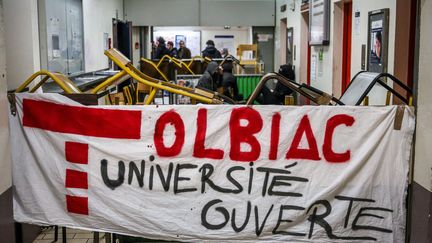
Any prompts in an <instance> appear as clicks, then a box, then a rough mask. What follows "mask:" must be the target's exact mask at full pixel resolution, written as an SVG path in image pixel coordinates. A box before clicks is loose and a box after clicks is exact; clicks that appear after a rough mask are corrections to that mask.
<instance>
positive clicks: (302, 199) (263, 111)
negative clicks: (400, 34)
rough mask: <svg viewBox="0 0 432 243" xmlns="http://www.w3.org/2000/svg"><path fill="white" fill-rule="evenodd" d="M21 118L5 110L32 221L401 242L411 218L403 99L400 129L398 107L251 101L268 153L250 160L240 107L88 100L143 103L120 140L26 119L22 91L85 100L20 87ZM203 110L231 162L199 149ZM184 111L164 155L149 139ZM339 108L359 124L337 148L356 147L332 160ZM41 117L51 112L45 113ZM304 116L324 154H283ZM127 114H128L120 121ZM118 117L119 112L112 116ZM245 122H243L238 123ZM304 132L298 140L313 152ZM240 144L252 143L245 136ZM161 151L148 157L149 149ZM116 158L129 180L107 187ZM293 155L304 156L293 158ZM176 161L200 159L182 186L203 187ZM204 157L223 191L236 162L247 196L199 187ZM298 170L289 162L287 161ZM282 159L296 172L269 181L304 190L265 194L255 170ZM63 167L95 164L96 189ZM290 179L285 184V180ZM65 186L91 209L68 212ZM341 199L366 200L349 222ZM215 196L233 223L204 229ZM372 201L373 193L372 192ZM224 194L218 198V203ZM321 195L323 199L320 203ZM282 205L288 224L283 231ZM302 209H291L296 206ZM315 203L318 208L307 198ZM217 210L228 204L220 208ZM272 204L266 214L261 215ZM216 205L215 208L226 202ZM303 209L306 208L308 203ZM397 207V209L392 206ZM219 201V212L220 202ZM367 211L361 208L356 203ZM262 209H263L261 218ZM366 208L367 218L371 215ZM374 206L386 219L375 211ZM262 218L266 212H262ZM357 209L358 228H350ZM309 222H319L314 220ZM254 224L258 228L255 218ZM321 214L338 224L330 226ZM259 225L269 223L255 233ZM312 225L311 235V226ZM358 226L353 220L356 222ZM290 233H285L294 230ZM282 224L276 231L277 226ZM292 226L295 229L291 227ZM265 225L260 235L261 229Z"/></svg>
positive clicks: (220, 218) (91, 171)
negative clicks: (70, 180) (85, 154)
mask: <svg viewBox="0 0 432 243" xmlns="http://www.w3.org/2000/svg"><path fill="white" fill-rule="evenodd" d="M16 99H17V108H18V114H17V116H15V117H14V116H12V115H9V117H10V126H11V145H12V151H13V156H12V157H13V184H14V189H15V190H14V192H15V194H14V218H15V220H16V221H18V222H26V223H32V224H43V225H45V224H49V225H60V226H67V227H72V228H80V229H86V230H96V231H101V232H114V233H120V234H126V235H133V236H141V237H146V238H152V239H163V240H179V241H192V242H202V241H214V242H221V241H223V242H227V241H244V242H250V241H254V240H261V241H267V242H276V241H281V242H373V241H374V240H373V239H370V238H367V239H364V238H357V239H356V238H353V237H371V238H374V239H375V240H376V242H404V239H405V222H406V220H405V218H406V209H405V208H406V205H405V200H406V192H407V185H408V181H407V178H408V170H409V164H408V161H409V156H410V149H411V143H412V136H413V130H414V115H413V112H412V111H411V110H410V109H408V108H405V111H404V117H403V122H402V128H401V130H395V129H394V120H395V115H396V111H397V107H396V106H387V107H349V106H336V107H331V106H302V107H293V106H254V107H253V109H255V110H256V111H258V112H259V114H260V116H261V118H262V120H263V128H262V129H261V131H259V132H258V133H257V134H255V137H256V138H257V140H258V141H259V143H260V147H261V152H260V156H259V158H258V159H257V160H256V161H254V163H253V165H250V163H248V162H238V161H232V160H231V159H230V156H229V153H230V151H229V150H230V129H229V120H230V117H231V112H232V110H233V109H235V108H239V107H241V106H225V105H223V106H222V105H220V106H211V105H196V106H187V105H185V106H116V107H91V108H94V109H99V108H104V109H122V110H140V111H142V119H141V132H140V134H141V138H140V139H112V138H99V137H91V136H82V135H74V134H66V133H58V132H51V131H46V130H43V129H38V128H31V127H26V126H23V124H22V121H23V115H24V114H23V109H22V108H23V107H22V105H23V99H33V100H45V101H49V102H53V103H57V104H68V105H71V106H81V105H79V104H78V103H76V102H73V101H70V100H69V99H67V98H65V97H63V96H61V95H55V94H51V95H48V94H17V96H16ZM201 108H205V109H207V110H208V111H207V128H206V129H207V131H206V140H205V145H206V147H207V148H215V149H222V150H223V151H224V155H223V159H219V160H213V159H201V158H195V157H194V156H193V149H194V140H195V135H196V130H197V124H196V120H197V112H198V109H201ZM172 109H173V110H174V111H175V112H177V113H178V114H180V116H181V118H182V120H183V122H184V125H185V144H184V145H183V147H182V150H181V153H180V154H179V155H178V156H175V157H170V158H164V157H161V156H158V155H157V153H156V150H155V144H154V143H153V136H154V132H155V130H154V128H155V124H156V121H157V120H158V118H159V117H160V116H161V115H162V114H164V113H165V112H167V111H169V110H172ZM276 112H279V113H280V115H281V121H280V136H279V143H278V144H279V146H278V153H277V159H276V160H270V159H269V157H268V155H269V144H270V137H271V125H272V123H271V122H272V116H273V114H275V113H276ZM338 114H346V115H348V116H350V117H353V118H354V120H355V121H354V123H353V124H352V126H345V125H340V126H337V127H336V128H335V130H334V134H333V143H332V148H333V150H334V152H337V153H343V152H345V151H347V150H350V159H349V161H347V162H343V163H331V162H328V161H326V159H325V158H324V156H323V151H322V147H323V141H324V135H325V128H326V123H327V121H328V120H329V119H330V118H331V117H333V116H335V115H338ZM41 115H43V114H41ZM304 115H308V117H309V119H310V124H311V127H312V130H313V135H314V137H315V139H316V142H317V147H318V151H319V156H320V158H321V159H320V160H318V161H313V160H304V159H285V155H286V153H287V151H288V149H289V148H290V146H291V144H292V140H293V137H294V134H295V133H296V130H297V127H298V125H299V122H300V120H301V119H302V117H303V116H304ZM119 119H121V118H119ZM112 122H113V123H115V121H112ZM246 124H247V122H244V121H242V122H241V125H246ZM173 131H174V128H173V127H172V126H167V128H166V130H165V132H164V137H165V144H166V146H170V144H172V143H173V141H174V138H173ZM66 141H73V142H79V143H85V144H88V145H89V159H88V165H79V164H72V163H68V162H67V161H66V160H65V142H66ZM308 146H309V145H308V143H307V141H306V137H305V136H304V135H303V137H302V140H301V143H300V148H303V149H307V148H308ZM241 149H242V151H247V150H248V149H250V146H249V145H247V144H242V146H241ZM151 155H153V156H155V160H154V161H153V162H150V160H149V157H150V156H151ZM103 159H106V160H107V161H108V176H109V178H110V179H112V180H115V179H117V175H118V161H124V164H125V175H124V176H125V178H124V182H123V184H121V185H120V186H118V187H116V188H115V189H114V190H113V189H110V188H109V187H108V186H107V185H106V184H105V183H104V181H103V179H102V172H101V161H102V160H103ZM142 160H145V173H144V185H143V187H140V186H139V184H138V182H137V177H136V175H135V174H133V179H132V182H131V184H129V183H128V177H129V173H130V171H129V169H130V168H129V167H130V162H131V161H133V163H135V164H136V165H137V167H138V168H139V169H140V168H141V167H140V165H141V164H140V163H141V161H142ZM295 162H297V163H296V164H295ZM169 163H172V164H173V170H172V175H171V180H170V183H169V190H168V191H165V190H164V189H163V187H162V183H161V179H160V177H159V174H158V170H157V168H156V165H159V166H160V168H161V171H162V172H163V175H164V177H167V172H168V169H169ZM178 164H182V165H183V164H192V165H196V166H197V168H192V169H182V170H181V171H180V173H179V174H180V175H179V176H180V177H189V178H190V180H189V181H187V180H183V181H180V182H179V188H181V189H184V188H197V190H196V191H192V192H184V193H177V194H175V193H174V188H173V187H174V186H173V181H174V177H175V170H176V166H177V165H178ZM204 164H210V165H211V166H213V168H214V172H213V174H212V175H211V177H210V179H211V181H212V182H214V184H216V185H217V186H220V187H223V188H229V189H236V188H237V187H236V186H235V184H233V183H232V182H230V180H229V179H228V178H227V175H226V172H227V170H228V169H230V168H232V167H234V166H241V167H243V168H244V170H240V169H239V170H235V171H233V172H232V174H231V175H232V177H233V178H234V179H235V180H236V181H237V182H238V184H239V185H241V186H242V191H241V192H240V193H237V194H234V193H221V192H217V191H216V190H214V189H213V188H211V187H210V186H209V184H207V183H206V184H205V193H202V192H201V187H202V182H201V177H202V171H201V172H200V171H199V170H200V168H201V167H202V166H203V165H204ZM288 165H291V167H289V168H287V169H285V166H288ZM150 167H153V168H154V175H153V189H152V190H150V189H149V177H150V176H149V174H150V170H151V169H150ZM260 167H261V168H262V167H266V168H274V169H284V170H287V171H290V174H276V173H270V174H269V176H268V184H267V185H266V187H267V188H268V186H269V185H270V182H271V180H272V179H273V178H274V176H281V175H282V176H292V177H297V178H303V179H307V180H308V181H307V182H304V181H299V180H294V179H293V180H291V181H289V182H288V183H290V184H291V185H287V184H284V185H279V186H275V187H274V191H281V192H295V193H300V194H301V196H298V197H296V196H278V195H268V190H266V194H265V196H263V195H262V194H263V186H264V185H263V184H264V181H265V179H266V178H265V177H266V173H265V172H262V171H261V172H260V171H259V170H262V169H259V170H258V168H260ZM66 169H76V170H80V171H84V172H86V173H88V190H84V189H71V188H65V173H66V172H65V171H66ZM251 170H253V179H252V181H253V183H252V189H251V192H250V193H248V182H249V177H250V171H251ZM285 182H287V181H285ZM66 195H75V196H83V197H88V200H89V202H88V206H89V214H88V215H80V214H75V213H70V212H68V211H67V210H66V199H65V197H66ZM341 196H344V197H353V198H362V199H368V200H369V201H354V202H352V207H351V209H350V214H349V218H348V221H347V226H346V227H345V226H344V223H345V220H346V219H347V218H346V216H347V211H348V208H349V205H350V201H347V200H343V199H342V198H341ZM215 199H219V200H221V202H220V203H216V204H214V205H213V206H211V207H210V208H209V210H208V213H207V215H206V217H204V219H205V220H207V221H208V222H209V224H213V225H217V224H222V223H224V222H225V218H224V215H223V213H224V212H225V211H226V212H228V221H227V223H226V224H225V225H224V226H223V227H222V228H220V229H208V227H206V226H205V224H204V223H203V219H202V213H203V208H204V207H205V205H206V204H208V203H209V202H210V201H212V200H215ZM371 200H373V202H372V201H371ZM214 202H216V201H214ZM248 202H250V204H251V208H250V217H249V220H248V223H247V225H246V226H245V228H244V229H243V230H242V231H241V232H235V231H234V230H233V227H232V219H233V209H235V225H236V226H237V228H240V227H241V226H242V225H243V222H245V217H246V212H247V206H248ZM314 203H316V204H315V206H312V205H313V204H314ZM282 205H289V207H286V206H284V207H283V209H284V210H282V212H283V214H282V220H290V222H287V221H283V222H280V225H279V227H278V229H276V231H283V232H285V233H282V234H281V233H280V232H275V227H276V226H277V224H278V218H279V213H280V211H281V207H282ZM324 205H330V206H331V212H329V215H327V216H325V218H324V219H323V220H324V221H325V222H324V224H323V223H322V222H321V223H320V222H318V221H316V220H314V219H312V218H311V215H313V213H314V210H316V212H315V213H316V214H317V215H322V214H324V213H325V212H326V210H327V211H328V209H326V207H325V206H324ZM292 206H295V207H292ZM311 206H312V207H311ZM219 207H221V208H219ZM271 207H272V210H271V211H270V213H269V215H268V218H267V220H266V222H265V223H264V224H263V220H264V218H265V216H266V214H267V213H268V212H269V209H270V208H271ZM218 208H219V209H218ZM301 208H304V209H301ZM387 209H390V210H391V211H392V212H389V211H386V210H387ZM217 210H219V211H217ZM361 210H363V211H362V214H363V216H360V217H359V216H358V215H359V213H360V211H361ZM256 213H258V215H256ZM364 214H366V215H364ZM371 214H373V215H378V216H380V217H381V218H379V217H374V216H370V215H371ZM256 218H258V220H257V219H256ZM356 218H357V222H356V225H357V226H360V228H356V226H354V227H353V224H354V221H355V220H356ZM311 221H313V222H314V223H313V225H312V223H311ZM256 223H257V224H258V225H256ZM325 223H327V224H328V225H329V226H330V227H331V232H330V235H329V231H328V230H327V232H326V230H325V229H324V228H325ZM261 224H263V228H262V232H259V233H257V228H258V231H259V229H260V227H261ZM361 226H367V227H379V228H382V229H387V230H389V231H391V232H383V231H382V230H377V229H376V228H374V229H370V228H369V229H367V228H366V229H365V228H362V227H361ZM311 227H312V229H313V230H312V232H311ZM353 228H354V229H353ZM287 232H288V233H287ZM275 233H278V234H275ZM292 233H298V235H293V234H292ZM258 234H259V236H258Z"/></svg>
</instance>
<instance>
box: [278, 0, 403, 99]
mask: <svg viewBox="0 0 432 243" xmlns="http://www.w3.org/2000/svg"><path fill="white" fill-rule="evenodd" d="M340 1H341V0H332V1H331V10H330V13H331V15H330V19H331V20H330V45H329V46H313V47H312V48H311V56H312V55H314V54H315V55H317V56H318V53H319V51H320V50H321V49H322V50H323V60H322V61H317V70H316V77H317V79H316V80H315V81H311V85H312V86H314V87H316V88H319V89H322V90H323V91H325V92H328V93H330V94H332V93H335V95H336V96H338V93H337V92H334V91H335V89H338V88H339V89H340V86H338V87H333V86H334V85H333V79H334V78H335V74H334V73H333V72H334V60H333V56H334V55H335V54H338V53H339V50H334V49H333V48H334V45H335V44H334V37H335V36H334V31H335V29H334V27H335V19H334V18H335V15H334V10H335V9H334V7H335V3H338V2H340ZM352 2H353V11H360V24H359V27H360V28H359V31H358V32H356V31H355V30H354V19H353V30H352V42H351V43H352V47H351V77H353V76H354V75H355V74H357V73H358V72H359V71H361V46H362V45H363V44H367V34H368V33H367V30H368V12H369V11H372V10H377V9H382V8H389V9H390V22H389V46H388V72H389V73H393V70H394V51H395V50H394V38H395V28H396V0H353V1H352ZM293 3H294V4H295V12H292V11H291V10H290V6H292V4H293ZM283 4H286V5H287V10H286V11H285V12H283V13H281V12H280V6H281V5H283ZM300 6H301V0H277V1H276V28H275V30H276V33H275V47H276V48H275V50H276V51H275V70H277V68H278V67H279V65H280V60H279V52H281V51H282V50H278V47H279V46H280V40H279V38H280V37H279V36H280V33H279V32H280V30H279V24H280V20H281V19H283V18H287V28H289V27H294V45H296V47H297V48H296V60H295V61H294V65H296V77H299V76H300V75H299V74H300V71H301V69H302V68H307V67H303V66H304V65H302V66H301V67H300V63H301V59H302V58H307V56H301V55H300V53H301V50H300V34H301V32H300V31H301V30H300V26H301V24H300V21H301V14H300ZM337 17H338V16H337ZM353 17H354V14H353ZM338 24H339V23H337V24H336V26H338ZM337 70H338V69H337ZM338 72H339V70H338ZM338 75H339V73H338ZM297 81H299V80H297ZM301 81H304V80H301ZM385 97H386V95H385V92H384V90H383V89H379V88H377V89H374V90H372V92H371V94H370V97H369V98H370V100H369V103H370V105H373V104H384V103H385Z"/></svg>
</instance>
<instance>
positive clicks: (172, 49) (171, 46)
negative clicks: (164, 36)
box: [167, 41, 177, 58]
mask: <svg viewBox="0 0 432 243" xmlns="http://www.w3.org/2000/svg"><path fill="white" fill-rule="evenodd" d="M167 48H168V51H169V55H170V56H171V57H175V58H177V48H175V47H174V43H173V42H172V41H168V42H167Z"/></svg>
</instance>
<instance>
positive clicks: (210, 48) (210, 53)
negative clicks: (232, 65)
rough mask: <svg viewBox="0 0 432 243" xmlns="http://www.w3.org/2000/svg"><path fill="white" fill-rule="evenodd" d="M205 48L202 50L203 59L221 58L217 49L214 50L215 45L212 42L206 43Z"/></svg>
mask: <svg viewBox="0 0 432 243" xmlns="http://www.w3.org/2000/svg"><path fill="white" fill-rule="evenodd" d="M206 45H207V46H206V48H205V49H204V51H202V56H203V57H209V58H212V59H213V58H222V55H221V53H220V52H219V51H218V49H216V47H215V43H214V41H212V40H208V41H207V42H206Z"/></svg>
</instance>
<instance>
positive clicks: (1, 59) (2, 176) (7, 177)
mask: <svg viewBox="0 0 432 243" xmlns="http://www.w3.org/2000/svg"><path fill="white" fill-rule="evenodd" d="M4 37H5V32H4V21H3V0H0V114H2V115H1V116H0V194H2V193H3V192H4V191H5V190H6V189H8V188H9V187H10V186H11V184H12V183H11V163H10V151H9V149H10V147H9V127H8V116H7V114H9V105H8V100H7V96H6V92H7V84H6V47H5V38H4Z"/></svg>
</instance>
